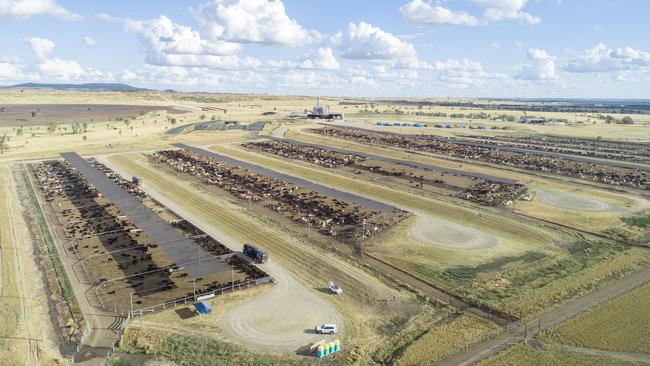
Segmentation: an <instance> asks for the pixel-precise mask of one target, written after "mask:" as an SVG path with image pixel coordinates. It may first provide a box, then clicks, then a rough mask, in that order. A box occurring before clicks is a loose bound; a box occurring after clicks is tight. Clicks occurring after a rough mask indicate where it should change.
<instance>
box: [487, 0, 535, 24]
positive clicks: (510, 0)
mask: <svg viewBox="0 0 650 366" xmlns="http://www.w3.org/2000/svg"><path fill="white" fill-rule="evenodd" d="M527 2H528V0H474V3H476V4H477V5H479V6H482V7H484V8H485V12H484V13H483V17H484V18H485V19H486V20H487V21H488V22H498V21H500V20H504V19H516V20H520V21H522V22H525V23H528V24H538V23H539V22H541V19H540V18H539V17H536V16H534V15H531V14H529V13H526V12H524V11H522V9H523V8H524V7H525V6H526V3H527Z"/></svg>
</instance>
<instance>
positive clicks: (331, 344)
mask: <svg viewBox="0 0 650 366" xmlns="http://www.w3.org/2000/svg"><path fill="white" fill-rule="evenodd" d="M329 346H330V353H334V352H336V344H335V343H334V341H331V342H329Z"/></svg>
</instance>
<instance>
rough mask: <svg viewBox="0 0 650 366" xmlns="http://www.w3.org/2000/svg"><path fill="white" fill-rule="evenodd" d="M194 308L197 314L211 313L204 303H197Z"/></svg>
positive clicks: (208, 306)
mask: <svg viewBox="0 0 650 366" xmlns="http://www.w3.org/2000/svg"><path fill="white" fill-rule="evenodd" d="M194 308H195V309H196V311H197V312H198V313H199V314H210V313H211V312H212V308H211V307H210V305H209V304H208V303H207V302H205V301H199V302H197V303H196V304H194Z"/></svg>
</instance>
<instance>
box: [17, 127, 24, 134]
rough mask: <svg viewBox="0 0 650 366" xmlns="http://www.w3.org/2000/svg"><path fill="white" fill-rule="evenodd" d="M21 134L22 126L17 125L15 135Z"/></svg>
mask: <svg viewBox="0 0 650 366" xmlns="http://www.w3.org/2000/svg"><path fill="white" fill-rule="evenodd" d="M22 134H23V126H20V127H18V130H16V136H22Z"/></svg>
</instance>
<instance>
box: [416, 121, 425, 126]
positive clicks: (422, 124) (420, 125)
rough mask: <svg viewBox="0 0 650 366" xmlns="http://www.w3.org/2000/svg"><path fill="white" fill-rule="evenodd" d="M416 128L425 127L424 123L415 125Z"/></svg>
mask: <svg viewBox="0 0 650 366" xmlns="http://www.w3.org/2000/svg"><path fill="white" fill-rule="evenodd" d="M415 127H424V123H420V122H418V123H416V124H415Z"/></svg>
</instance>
